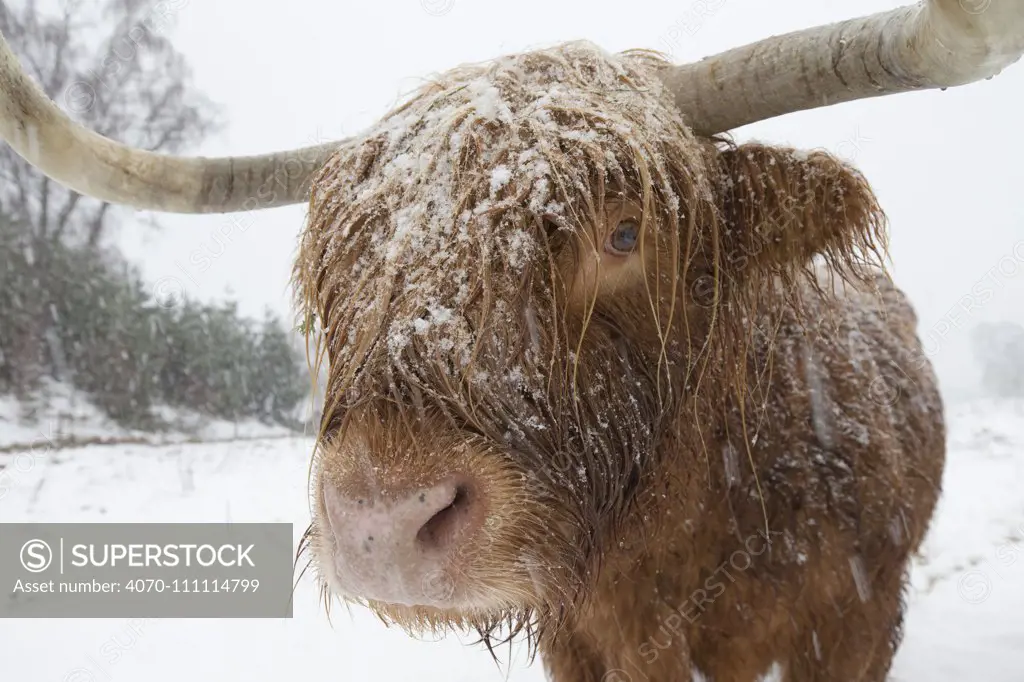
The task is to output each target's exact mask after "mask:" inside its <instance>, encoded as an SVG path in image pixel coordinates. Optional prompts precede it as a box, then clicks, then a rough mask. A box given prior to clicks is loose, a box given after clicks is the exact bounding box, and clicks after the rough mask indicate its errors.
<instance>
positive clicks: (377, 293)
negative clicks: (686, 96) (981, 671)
mask: <svg viewBox="0 0 1024 682" xmlns="http://www.w3.org/2000/svg"><path fill="white" fill-rule="evenodd" d="M664 66H665V65H664V64H663V63H662V62H660V61H659V59H658V58H657V57H655V56H653V55H650V54H648V53H630V54H625V55H621V56H610V55H607V54H605V53H603V52H601V51H600V50H598V49H597V48H595V47H593V46H591V45H587V44H569V45H564V46H560V47H557V48H554V49H550V50H542V51H537V52H531V53H527V54H522V55H515V56H512V57H508V58H504V59H500V60H497V61H495V62H494V63H492V64H489V65H485V66H481V67H476V68H463V69H459V70H456V71H454V72H451V73H449V74H445V75H444V76H441V77H439V78H438V79H437V80H436V81H435V82H434V83H432V84H431V85H429V86H428V87H426V88H424V89H423V90H422V91H421V92H419V93H418V94H416V95H415V96H414V97H413V98H412V99H411V101H409V102H408V103H407V104H405V105H404V106H402V107H401V108H399V109H398V110H397V111H395V112H393V113H391V114H389V115H388V116H385V117H384V118H383V120H382V121H381V122H380V123H379V124H378V125H376V126H374V127H373V128H371V129H370V130H369V131H367V132H366V133H365V134H364V135H363V136H362V137H361V138H360V139H359V140H354V141H352V142H351V143H350V144H349V145H347V146H346V148H345V150H344V151H343V152H341V153H339V154H338V155H337V156H335V157H334V158H332V159H331V160H330V161H329V162H328V163H327V164H326V165H325V166H324V168H323V170H322V171H321V172H320V174H319V175H318V176H317V177H316V178H315V180H314V181H313V189H312V199H311V203H310V219H309V227H308V229H307V231H306V233H305V235H304V237H303V241H302V248H301V253H300V256H299V258H298V260H297V263H296V279H297V281H298V284H299V292H300V294H301V298H300V305H301V306H302V307H303V309H304V310H305V311H306V313H307V316H308V318H309V319H310V320H315V322H316V325H317V326H318V328H319V330H320V333H321V335H322V338H321V339H320V340H321V343H322V346H321V348H322V351H323V353H324V354H325V355H326V361H327V363H328V366H329V368H330V371H329V379H328V385H327V387H326V394H327V405H326V407H325V410H324V415H323V423H322V429H321V434H320V447H319V448H318V453H317V459H316V463H315V471H314V485H313V490H314V497H315V506H314V510H315V518H314V521H313V524H312V527H311V529H310V532H309V536H308V540H309V544H310V547H311V550H312V554H313V559H314V562H315V564H316V566H317V567H318V568H319V571H320V574H321V576H322V577H323V579H324V582H325V585H326V586H327V588H328V589H329V590H330V591H331V592H334V593H336V594H340V595H346V596H348V597H350V598H355V599H362V600H365V601H366V602H367V603H369V605H370V606H371V607H372V608H373V609H374V610H375V611H377V612H378V613H379V614H380V615H381V616H383V617H384V618H385V619H386V620H388V621H390V622H395V623H398V624H401V625H403V626H406V627H408V628H410V629H411V630H421V629H424V628H426V629H437V628H441V627H444V626H447V625H454V626H458V627H469V628H475V629H476V630H478V631H479V632H480V633H481V635H483V637H484V638H486V639H488V640H489V641H490V640H491V639H492V638H494V637H506V636H508V635H509V634H512V633H516V632H520V631H525V632H529V633H530V635H531V636H532V637H533V638H534V641H536V642H537V643H538V644H539V646H540V648H541V650H542V653H543V655H544V658H545V660H546V662H547V664H548V666H549V667H550V669H551V671H552V674H553V678H554V679H555V680H559V681H561V680H600V679H601V678H602V677H603V676H605V675H606V674H608V672H609V671H611V670H623V671H627V672H629V674H631V675H639V676H641V677H640V679H644V677H646V678H649V679H653V680H670V679H671V680H679V679H684V678H685V675H687V674H688V673H689V670H690V669H691V666H692V667H694V668H696V669H699V670H700V671H702V672H703V673H704V674H705V675H707V676H709V678H710V679H713V680H754V679H756V678H757V676H758V675H759V674H762V673H764V672H766V671H767V670H768V669H769V667H770V666H771V665H772V664H773V662H775V661H778V663H779V665H780V666H781V667H782V669H783V670H784V671H785V674H786V679H789V680H824V679H828V680H882V679H884V676H885V673H886V671H887V670H888V668H889V664H890V661H891V659H892V656H893V652H894V650H895V646H896V643H897V642H898V639H899V633H900V621H901V616H902V603H901V589H902V587H903V584H904V575H905V572H906V568H907V560H908V557H909V556H910V554H911V553H912V552H913V551H914V549H915V548H916V547H917V546H918V543H919V542H920V540H921V538H922V536H923V535H924V532H925V529H926V527H927V525H928V520H929V518H930V516H931V514H932V509H933V507H934V505H935V501H936V498H937V496H938V493H939V483H940V479H941V474H942V466H943V457H944V433H943V421H942V407H941V403H940V398H939V394H938V391H937V389H936V385H935V379H934V377H933V376H932V373H931V370H930V368H929V366H928V364H927V362H926V361H924V360H923V359H922V357H921V355H920V346H919V344H918V341H917V339H916V337H915V332H914V328H915V318H914V314H913V312H912V310H911V308H910V306H909V305H908V304H907V303H906V302H905V301H904V300H903V298H902V296H901V295H900V293H899V292H898V291H897V290H896V289H895V288H894V287H893V284H892V282H891V281H890V280H889V278H888V277H887V276H886V275H885V274H884V273H883V271H882V270H881V269H880V268H879V263H878V262H877V261H878V254H879V253H880V250H881V248H882V247H883V214H882V212H881V210H880V208H879V207H878V205H877V203H876V201H875V198H874V196H873V195H872V193H871V190H870V188H869V187H868V184H867V183H866V182H865V181H864V179H863V178H862V177H861V176H860V175H859V174H858V173H857V172H856V171H855V170H853V169H852V168H850V167H848V166H846V165H844V164H843V163H842V162H840V161H839V160H837V159H836V158H834V157H832V156H830V155H828V154H826V153H823V152H815V153H810V154H805V153H800V152H796V151H793V150H790V149H784V148H777V147H770V146H763V145H756V144H750V145H739V146H736V145H734V144H731V143H729V142H728V141H727V140H724V139H705V138H698V137H695V136H694V135H693V134H692V133H691V132H690V130H689V129H688V128H687V127H686V125H685V122H684V121H683V120H682V118H681V117H680V115H679V113H678V110H677V109H675V107H674V106H673V105H672V103H671V101H670V100H669V99H668V98H667V97H666V95H665V93H664V89H663V87H662V86H661V84H660V81H659V80H658V78H657V76H656V73H657V72H658V71H659V70H660V69H662V68H664Z"/></svg>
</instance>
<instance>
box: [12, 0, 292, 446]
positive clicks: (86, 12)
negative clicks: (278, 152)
mask: <svg viewBox="0 0 1024 682" xmlns="http://www.w3.org/2000/svg"><path fill="white" fill-rule="evenodd" d="M183 4H184V3H182V2H181V0H159V1H156V0H95V1H93V2H89V1H87V0H64V1H63V2H62V3H61V6H60V8H59V11H51V12H47V11H46V9H44V8H41V7H40V6H39V4H38V3H37V2H36V1H35V0H22V1H21V2H6V3H0V31H3V34H4V36H5V37H6V38H7V40H8V42H9V43H10V44H11V47H12V49H13V50H14V51H15V53H16V54H17V55H18V57H19V58H20V59H21V60H22V64H23V65H24V67H25V68H26V70H27V71H28V72H29V74H30V75H31V76H32V77H33V78H34V79H35V80H36V82H37V83H39V85H40V86H41V87H42V88H43V90H44V91H45V92H46V93H47V94H48V95H49V96H50V98H51V99H53V100H54V101H56V102H57V103H58V104H59V105H61V106H62V108H64V109H65V111H67V112H68V113H69V114H70V115H72V116H73V117H74V118H76V119H78V120H79V121H80V122H82V123H84V124H85V125H87V126H89V127H90V128H92V129H93V130H96V131H97V132H100V133H101V134H103V135H106V136H108V137H111V138H114V139H117V140H119V141H121V142H125V143H127V144H130V145H134V146H138V147H142V148H144V149H150V150H153V151H161V152H168V153H176V152H180V151H182V150H184V149H186V148H188V147H190V146H194V145H196V144H198V143H199V142H200V141H201V140H202V139H203V138H204V137H205V136H206V135H207V134H208V133H210V132H212V131H214V130H216V129H217V128H218V127H219V123H218V115H217V111H216V108H215V107H214V105H213V104H212V103H211V102H210V101H209V100H208V99H207V98H206V97H204V96H203V95H202V94H201V93H199V92H197V91H196V89H195V88H194V87H193V86H192V83H191V75H190V71H189V69H188V66H187V65H186V63H185V61H184V59H183V57H182V55H181V54H180V53H178V52H177V51H176V50H175V49H174V47H173V46H172V44H171V43H170V42H169V40H168V39H167V38H166V32H167V30H168V29H169V28H170V26H171V25H172V24H173V21H174V13H175V12H176V11H177V9H179V8H180V7H181V6H182V5H183ZM50 9H52V8H50ZM118 217H119V211H118V210H115V209H112V207H111V206H110V205H109V204H104V203H102V202H99V201H95V200H92V199H88V198H85V197H82V196H81V195H79V194H77V193H75V192H71V191H69V190H66V189H64V188H63V187H61V186H59V185H57V184H56V183H54V182H53V181H51V180H49V179H48V178H46V177H45V176H43V175H42V174H41V173H39V172H38V171H36V170H34V169H33V168H31V167H30V166H28V164H26V163H25V162H24V161H23V160H22V159H21V157H19V156H18V155H17V154H15V153H14V151H13V150H11V149H10V148H9V147H8V146H7V145H0V393H13V394H15V395H17V396H19V397H23V398H26V397H29V396H31V395H32V394H33V392H34V391H36V390H37V389H38V388H39V386H40V383H41V381H42V380H43V379H44V378H46V377H50V378H53V379H56V380H58V381H63V382H67V383H69V384H71V385H73V386H74V387H75V388H77V389H80V390H82V391H85V392H87V393H88V394H90V395H91V397H92V399H93V402H95V404H96V405H97V406H98V407H100V408H101V409H102V410H104V411H105V412H106V413H108V414H109V415H110V416H111V417H112V418H114V419H116V420H117V421H119V422H121V423H123V424H125V425H130V426H134V427H137V428H147V427H157V426H159V423H158V420H157V419H156V417H155V416H154V412H153V408H154V407H155V406H157V405H161V404H163V405H169V406H182V407H187V408H189V409H192V410H195V411H199V412H201V413H203V414H206V415H209V416H212V417H218V418H224V419H235V420H237V419H241V418H247V417H254V418H258V419H261V420H264V421H268V422H276V423H282V424H289V425H294V424H293V423H292V414H293V413H294V409H295V407H296V406H297V405H298V403H299V402H300V400H301V399H302V398H303V397H305V394H306V392H308V387H309V382H308V379H307V376H308V375H307V373H306V371H305V368H304V360H303V358H302V356H301V354H300V353H299V352H298V350H297V349H296V347H295V346H294V345H293V343H292V336H291V334H292V332H291V331H290V330H289V328H288V327H286V326H285V325H284V324H283V323H282V322H281V320H279V319H277V318H275V317H274V316H272V315H270V314H269V313H268V314H267V315H266V316H265V318H264V319H263V320H259V321H254V320H250V319H246V318H244V317H243V316H241V315H240V314H239V313H238V311H237V308H236V306H235V305H234V304H232V303H225V304H217V305H213V304H202V303H199V302H196V301H192V300H188V299H184V300H174V301H167V300H164V301H160V300H157V299H155V298H154V296H153V294H152V292H151V291H150V290H149V288H148V287H147V286H146V284H145V283H144V281H143V280H142V277H141V275H140V273H139V271H138V269H136V268H134V267H132V266H131V265H130V264H128V263H127V262H126V261H125V260H124V258H122V257H121V255H120V254H119V252H118V251H117V250H116V248H115V247H114V246H113V245H111V241H112V240H111V239H110V238H109V237H110V233H111V232H112V231H113V230H114V229H115V228H116V226H117V223H116V221H117V220H118ZM134 227H135V229H151V228H150V227H147V226H143V225H138V226H134ZM169 304H170V305H169Z"/></svg>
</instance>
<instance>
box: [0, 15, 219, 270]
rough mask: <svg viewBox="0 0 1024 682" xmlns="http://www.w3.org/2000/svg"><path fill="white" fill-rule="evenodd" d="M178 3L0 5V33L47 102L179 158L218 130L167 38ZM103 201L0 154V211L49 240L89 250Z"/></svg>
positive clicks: (98, 232)
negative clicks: (52, 9) (56, 7)
mask: <svg viewBox="0 0 1024 682" xmlns="http://www.w3.org/2000/svg"><path fill="white" fill-rule="evenodd" d="M186 1H187V0H63V1H62V3H61V4H62V9H61V10H60V11H59V13H55V14H52V13H47V12H46V11H45V10H44V9H42V8H41V7H40V6H39V3H38V2H37V1H36V0H22V1H21V2H14V3H0V31H2V32H3V35H4V36H5V37H6V38H7V41H8V42H9V43H10V45H11V47H12V49H13V50H14V52H15V53H16V54H17V55H18V56H19V58H20V59H21V61H22V63H23V64H24V65H25V68H26V70H27V71H28V72H29V74H30V75H31V76H32V77H33V78H34V79H35V80H36V82H37V83H38V84H39V85H40V87H41V88H42V89H43V91H44V92H45V93H46V94H47V95H49V96H50V98H51V99H53V100H55V101H57V102H60V103H61V104H62V105H63V106H64V108H65V110H66V111H68V112H69V113H71V114H72V115H73V116H75V117H76V118H77V119H78V120H79V121H81V122H82V123H83V124H86V125H88V126H89V127H90V128H92V129H93V130H96V131H97V132H99V133H101V134H102V135H104V136H107V137H110V138H113V139H116V140H119V141H121V142H124V143H125V144H129V145H132V146H136V147H140V148H142V149H147V150H151V151H161V152H169V153H173V152H178V151H181V150H183V149H185V148H188V147H190V146H193V145H195V144H197V143H198V142H199V141H200V140H202V139H203V137H204V136H205V135H207V134H208V133H210V132H212V131H213V130H214V129H216V128H217V127H218V121H217V116H216V110H215V107H214V106H213V104H212V102H210V101H209V100H208V99H207V98H206V97H205V96H204V95H203V94H201V93H200V92H198V91H197V90H196V89H195V88H193V87H192V85H191V74H190V70H189V68H188V66H187V65H186V63H185V60H184V58H183V56H182V55H181V54H180V53H179V52H178V51H176V50H175V49H174V46H173V45H172V44H171V42H170V41H169V40H168V38H167V33H168V31H169V29H170V28H171V27H172V25H173V23H174V20H175V13H176V12H177V11H178V10H179V9H180V8H181V7H182V6H184V4H185V2H186ZM109 208H110V204H106V203H101V202H99V201H96V200H94V199H89V198H86V197H83V196H82V195H80V194H78V193H77V192H73V191H70V190H68V189H65V188H64V187H62V186H60V185H59V184H58V183H55V182H53V181H52V180H50V179H49V178H47V177H46V176H45V175H43V174H42V173H40V172H38V171H37V170H36V169H34V168H32V167H31V166H30V165H29V164H28V163H26V162H25V161H24V160H23V159H22V158H21V157H20V156H18V154H16V153H15V152H14V151H13V150H12V149H11V148H10V147H9V146H7V145H3V147H2V148H0V211H2V212H4V213H5V214H7V215H8V216H10V217H11V218H13V219H15V220H17V221H19V223H21V224H22V225H23V226H24V227H26V228H28V229H30V230H31V232H32V235H33V240H32V241H33V242H34V246H35V247H36V250H37V253H39V254H40V255H42V254H44V253H45V252H46V246H47V243H48V242H52V241H54V240H60V239H64V240H68V241H69V243H78V244H86V245H89V246H95V245H96V244H98V243H99V241H100V240H101V238H102V237H103V236H104V234H105V233H106V232H107V231H108V228H109V227H110V226H111V225H112V216H111V214H110V213H109Z"/></svg>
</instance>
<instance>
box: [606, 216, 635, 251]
mask: <svg viewBox="0 0 1024 682" xmlns="http://www.w3.org/2000/svg"><path fill="white" fill-rule="evenodd" d="M639 238H640V225H638V224H637V222H636V221H635V220H623V221H622V222H620V223H619V224H618V225H617V226H616V227H615V229H614V230H613V231H612V233H611V234H610V235H608V244H607V245H606V246H605V250H606V251H607V252H608V253H610V254H612V255H615V256H628V255H629V254H631V253H633V249H635V248H636V242H637V239H639Z"/></svg>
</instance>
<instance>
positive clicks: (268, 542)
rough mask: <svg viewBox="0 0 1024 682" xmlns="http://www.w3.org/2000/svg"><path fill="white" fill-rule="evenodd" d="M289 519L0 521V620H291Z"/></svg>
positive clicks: (290, 538)
mask: <svg viewBox="0 0 1024 682" xmlns="http://www.w3.org/2000/svg"><path fill="white" fill-rule="evenodd" d="M293 556H294V552H293V544H292V525H291V524H290V523H0V618H291V616H292V599H291V596H292V560H293V559H292V558H293Z"/></svg>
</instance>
